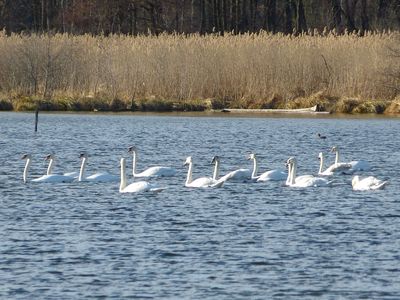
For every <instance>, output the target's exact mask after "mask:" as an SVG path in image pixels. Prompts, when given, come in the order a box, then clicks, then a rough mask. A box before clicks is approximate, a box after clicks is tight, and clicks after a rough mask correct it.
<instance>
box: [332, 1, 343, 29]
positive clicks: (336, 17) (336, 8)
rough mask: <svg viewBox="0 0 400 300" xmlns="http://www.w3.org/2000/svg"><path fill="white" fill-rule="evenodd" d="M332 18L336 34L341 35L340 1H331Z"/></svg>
mask: <svg viewBox="0 0 400 300" xmlns="http://www.w3.org/2000/svg"><path fill="white" fill-rule="evenodd" d="M331 7H332V18H333V24H334V26H335V29H336V32H337V33H339V34H340V33H342V7H341V6H340V0H331Z"/></svg>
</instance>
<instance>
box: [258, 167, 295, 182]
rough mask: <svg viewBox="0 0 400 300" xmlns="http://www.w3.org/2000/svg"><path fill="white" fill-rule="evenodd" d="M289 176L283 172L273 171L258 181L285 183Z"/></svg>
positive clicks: (262, 175)
mask: <svg viewBox="0 0 400 300" xmlns="http://www.w3.org/2000/svg"><path fill="white" fill-rule="evenodd" d="M287 176H288V174H287V173H286V172H284V171H282V170H271V171H267V172H265V173H263V174H261V175H260V176H259V177H258V179H257V181H258V182H262V181H284V180H286V178H287Z"/></svg>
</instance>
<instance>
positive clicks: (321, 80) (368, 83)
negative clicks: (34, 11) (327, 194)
mask: <svg viewBox="0 0 400 300" xmlns="http://www.w3.org/2000/svg"><path fill="white" fill-rule="evenodd" d="M398 38H399V37H398V33H379V34H378V33H376V34H372V33H371V34H367V35H365V36H363V37H359V36H357V35H342V36H337V35H335V34H333V33H330V34H325V35H302V36H285V35H280V34H276V35H271V34H267V33H260V34H245V35H225V36H216V35H208V36H199V35H191V36H184V35H161V36H158V37H156V36H138V37H130V36H123V35H114V36H108V37H104V36H90V35H81V36H73V35H67V34H56V35H51V36H50V35H36V34H33V35H17V34H13V35H11V36H6V35H5V34H4V33H3V34H1V35H0V93H1V97H0V110H1V109H14V110H32V109H35V107H36V104H37V103H38V101H40V103H41V109H47V110H115V111H118V110H125V109H132V110H156V111H160V110H161V111H169V110H203V109H207V108H210V107H214V108H221V107H230V108H298V107H308V106H312V105H314V104H317V103H318V104H320V105H321V106H322V107H324V108H325V109H327V110H332V111H340V112H354V113H357V112H377V113H380V112H383V111H385V109H386V108H387V107H390V109H391V112H395V111H396V109H395V107H398V105H397V106H396V105H394V104H393V105H391V102H390V100H393V99H395V98H396V96H397V95H398V93H399V90H398V88H399V86H398V83H399V80H398V78H395V77H393V76H386V74H387V72H388V70H393V69H396V68H398V69H400V59H399V58H398V57H396V56H393V55H390V51H391V50H390V49H395V48H396V47H398ZM396 103H397V102H396Z"/></svg>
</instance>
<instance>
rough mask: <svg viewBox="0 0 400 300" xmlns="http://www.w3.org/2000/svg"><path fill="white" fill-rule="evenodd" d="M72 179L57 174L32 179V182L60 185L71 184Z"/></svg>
mask: <svg viewBox="0 0 400 300" xmlns="http://www.w3.org/2000/svg"><path fill="white" fill-rule="evenodd" d="M74 179H75V178H74V177H70V176H65V175H58V174H50V175H43V176H42V177H39V178H36V179H32V182H45V183H62V182H72V181H74Z"/></svg>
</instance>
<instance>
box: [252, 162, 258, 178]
mask: <svg viewBox="0 0 400 300" xmlns="http://www.w3.org/2000/svg"><path fill="white" fill-rule="evenodd" d="M257 173H258V164H257V158H255V157H254V158H253V173H251V178H256V177H257Z"/></svg>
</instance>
